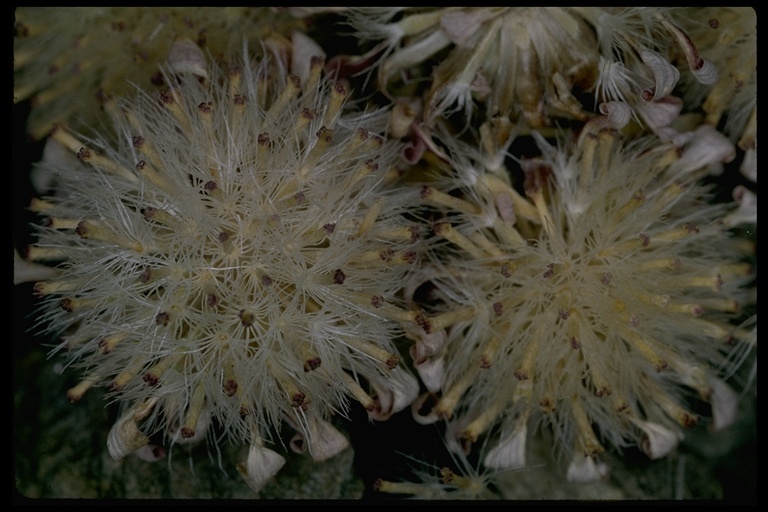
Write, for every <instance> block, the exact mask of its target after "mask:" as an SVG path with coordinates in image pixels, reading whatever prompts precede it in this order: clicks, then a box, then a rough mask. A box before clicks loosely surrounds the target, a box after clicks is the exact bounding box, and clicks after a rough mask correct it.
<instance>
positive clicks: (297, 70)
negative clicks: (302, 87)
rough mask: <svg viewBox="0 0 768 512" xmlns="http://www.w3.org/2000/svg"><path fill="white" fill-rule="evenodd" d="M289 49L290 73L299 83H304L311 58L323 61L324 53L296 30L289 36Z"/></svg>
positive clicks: (312, 41) (317, 45)
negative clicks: (290, 49)
mask: <svg viewBox="0 0 768 512" xmlns="http://www.w3.org/2000/svg"><path fill="white" fill-rule="evenodd" d="M291 48H292V51H293V55H292V58H291V73H293V74H294V75H297V76H298V77H299V78H300V79H301V83H305V82H306V81H307V77H308V76H309V71H310V68H311V66H312V57H320V58H321V59H322V60H325V57H326V55H325V52H324V51H323V49H322V48H321V47H320V45H319V44H317V43H316V42H315V41H314V40H313V39H312V38H310V37H309V36H307V35H306V34H304V33H303V32H300V31H298V30H295V31H294V32H293V33H292V34H291Z"/></svg>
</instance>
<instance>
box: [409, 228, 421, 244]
mask: <svg viewBox="0 0 768 512" xmlns="http://www.w3.org/2000/svg"><path fill="white" fill-rule="evenodd" d="M408 231H409V232H410V233H411V243H415V242H417V241H418V240H419V239H420V238H421V228H419V226H416V225H414V226H408Z"/></svg>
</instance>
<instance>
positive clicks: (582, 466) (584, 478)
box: [566, 453, 610, 484]
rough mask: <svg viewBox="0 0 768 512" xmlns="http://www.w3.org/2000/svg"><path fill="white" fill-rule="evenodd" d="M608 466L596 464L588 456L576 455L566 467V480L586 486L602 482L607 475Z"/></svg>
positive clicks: (600, 463) (595, 461) (596, 462)
mask: <svg viewBox="0 0 768 512" xmlns="http://www.w3.org/2000/svg"><path fill="white" fill-rule="evenodd" d="M609 471H610V470H609V469H608V465H607V464H605V463H602V462H598V461H597V460H595V459H594V458H593V457H590V456H589V455H584V454H583V453H576V455H574V457H573V460H572V461H571V464H570V465H569V466H568V472H567V474H566V478H567V479H568V481H569V482H576V483H582V484H587V483H591V482H596V481H598V480H602V479H603V478H605V477H606V476H608V473H609Z"/></svg>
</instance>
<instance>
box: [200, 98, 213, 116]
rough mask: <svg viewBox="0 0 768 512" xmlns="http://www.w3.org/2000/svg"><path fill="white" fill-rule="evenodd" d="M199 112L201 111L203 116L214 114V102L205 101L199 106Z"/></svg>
mask: <svg viewBox="0 0 768 512" xmlns="http://www.w3.org/2000/svg"><path fill="white" fill-rule="evenodd" d="M197 110H199V111H200V113H201V114H210V113H211V112H213V102H210V101H204V102H202V103H200V104H199V105H198V106H197Z"/></svg>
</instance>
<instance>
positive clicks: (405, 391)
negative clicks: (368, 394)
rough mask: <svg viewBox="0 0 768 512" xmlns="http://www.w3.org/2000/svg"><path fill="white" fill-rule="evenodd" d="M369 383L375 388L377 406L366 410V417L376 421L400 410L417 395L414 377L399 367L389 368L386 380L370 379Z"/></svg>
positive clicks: (416, 383)
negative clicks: (371, 409) (368, 410)
mask: <svg viewBox="0 0 768 512" xmlns="http://www.w3.org/2000/svg"><path fill="white" fill-rule="evenodd" d="M371 385H372V386H373V388H374V389H375V390H376V400H377V401H378V403H379V407H377V408H375V409H374V410H373V411H370V412H368V417H369V418H371V419H373V420H377V421H384V420H386V419H388V418H389V417H390V416H392V415H393V414H395V413H397V412H400V411H402V410H403V409H405V408H406V407H408V406H409V405H411V403H412V402H413V401H414V400H415V399H416V397H417V396H418V395H419V383H418V381H417V380H416V377H414V376H413V375H411V374H410V373H408V372H407V371H405V370H403V369H402V368H400V367H396V368H394V369H393V370H391V372H390V375H389V378H388V379H387V380H386V381H384V380H378V379H371Z"/></svg>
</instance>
